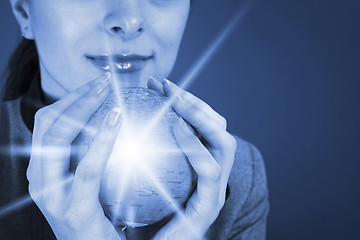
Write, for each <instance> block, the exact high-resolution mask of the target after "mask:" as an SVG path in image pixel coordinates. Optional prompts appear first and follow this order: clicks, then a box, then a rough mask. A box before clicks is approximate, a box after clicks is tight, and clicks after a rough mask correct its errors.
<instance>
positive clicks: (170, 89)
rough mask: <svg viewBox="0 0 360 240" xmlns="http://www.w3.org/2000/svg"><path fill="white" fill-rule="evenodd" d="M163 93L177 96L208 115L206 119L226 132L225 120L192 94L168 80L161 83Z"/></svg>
mask: <svg viewBox="0 0 360 240" xmlns="http://www.w3.org/2000/svg"><path fill="white" fill-rule="evenodd" d="M163 91H164V93H165V94H166V95H168V94H169V93H170V94H171V95H175V96H178V97H179V98H181V100H182V101H183V102H188V103H190V104H191V105H193V106H195V107H196V108H198V109H199V110H200V111H202V112H204V113H205V114H206V115H208V117H210V118H212V119H213V120H215V121H216V122H217V123H218V124H219V125H220V126H221V127H222V128H223V129H224V130H226V126H227V123H226V119H225V118H224V117H223V116H221V115H220V114H219V113H217V112H216V111H214V109H212V108H211V107H210V106H209V105H208V104H206V103H205V102H204V101H202V100H201V99H199V98H197V97H196V96H194V95H193V94H191V93H189V92H188V91H185V90H184V89H182V88H180V87H178V86H177V85H176V84H175V83H173V82H171V81H170V80H168V79H164V81H163Z"/></svg>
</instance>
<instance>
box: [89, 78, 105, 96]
mask: <svg viewBox="0 0 360 240" xmlns="http://www.w3.org/2000/svg"><path fill="white" fill-rule="evenodd" d="M106 86H107V81H101V82H97V83H95V86H94V87H93V88H92V89H91V90H90V95H91V96H97V95H99V94H100V93H101V92H102V91H104V89H105V88H106Z"/></svg>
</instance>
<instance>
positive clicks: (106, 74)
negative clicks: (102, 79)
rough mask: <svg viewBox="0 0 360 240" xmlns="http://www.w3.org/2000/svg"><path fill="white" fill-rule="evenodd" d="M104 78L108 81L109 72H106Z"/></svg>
mask: <svg viewBox="0 0 360 240" xmlns="http://www.w3.org/2000/svg"><path fill="white" fill-rule="evenodd" d="M105 76H106V80H109V78H111V72H106V73H105Z"/></svg>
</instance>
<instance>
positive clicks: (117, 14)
mask: <svg viewBox="0 0 360 240" xmlns="http://www.w3.org/2000/svg"><path fill="white" fill-rule="evenodd" d="M119 2H122V4H121V3H119V5H118V6H113V8H112V9H111V11H110V12H109V14H107V15H106V17H105V28H106V31H107V32H108V33H109V34H111V35H119V36H121V37H122V38H123V39H124V40H130V39H133V38H136V37H137V36H139V35H140V34H141V32H143V31H144V16H143V15H142V12H141V9H140V8H139V6H138V4H136V2H137V1H134V0H130V1H119Z"/></svg>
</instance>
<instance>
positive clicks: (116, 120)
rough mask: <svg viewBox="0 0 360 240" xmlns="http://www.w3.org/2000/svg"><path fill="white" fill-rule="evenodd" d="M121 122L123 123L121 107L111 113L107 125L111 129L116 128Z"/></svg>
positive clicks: (115, 108)
mask: <svg viewBox="0 0 360 240" xmlns="http://www.w3.org/2000/svg"><path fill="white" fill-rule="evenodd" d="M120 121H121V109H120V108H119V107H114V108H113V109H112V110H111V111H110V113H109V115H108V119H107V121H106V123H107V125H108V126H109V127H115V126H117V125H119V124H120Z"/></svg>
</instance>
